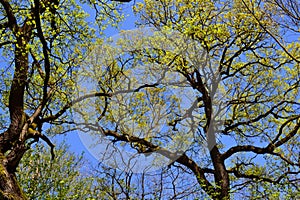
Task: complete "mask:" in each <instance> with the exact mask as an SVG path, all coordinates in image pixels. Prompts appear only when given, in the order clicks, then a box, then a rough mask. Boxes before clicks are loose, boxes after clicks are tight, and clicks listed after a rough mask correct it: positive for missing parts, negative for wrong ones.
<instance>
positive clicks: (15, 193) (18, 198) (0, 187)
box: [0, 153, 27, 200]
mask: <svg viewBox="0 0 300 200" xmlns="http://www.w3.org/2000/svg"><path fill="white" fill-rule="evenodd" d="M7 164H8V160H7V159H6V157H5V156H4V155H3V154H2V153H1V154H0V199H1V200H2V199H3V200H24V199H27V198H26V196H25V195H24V193H23V192H22V189H21V188H20V186H19V184H18V181H17V179H16V175H15V173H14V172H13V171H10V169H9V166H8V165H7Z"/></svg>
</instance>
